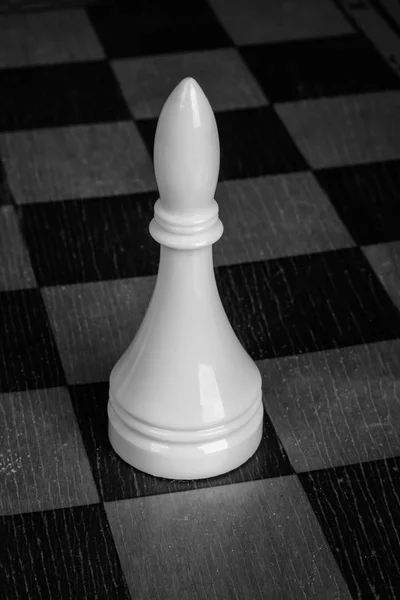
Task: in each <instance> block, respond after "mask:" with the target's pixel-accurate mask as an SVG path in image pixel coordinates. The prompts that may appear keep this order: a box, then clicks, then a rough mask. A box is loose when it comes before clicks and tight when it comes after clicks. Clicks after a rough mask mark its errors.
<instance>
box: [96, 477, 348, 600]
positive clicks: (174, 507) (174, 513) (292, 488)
mask: <svg viewBox="0 0 400 600" xmlns="http://www.w3.org/2000/svg"><path fill="white" fill-rule="evenodd" d="M283 499H285V501H283ZM105 508H106V512H107V517H108V520H109V523H110V527H111V530H112V532H113V537H114V540H115V544H116V547H117V551H118V554H119V558H120V561H121V566H122V570H123V572H124V573H125V576H126V579H127V583H128V586H129V589H130V592H131V596H132V598H135V599H137V600H147V599H148V598H157V596H159V590H160V589H162V590H163V591H162V597H163V598H164V599H165V600H175V599H176V598H178V597H179V598H180V599H182V600H191V599H192V598H202V599H204V598H212V597H214V598H235V597H236V598H279V597H281V598H296V597H298V591H299V589H301V590H302V593H304V598H307V599H309V600H312V599H313V600H321V598H331V599H332V600H333V598H335V597H336V598H340V600H350V598H351V596H350V594H349V592H348V591H347V588H346V584H345V583H344V580H343V578H342V575H341V574H340V571H339V569H338V567H337V565H336V564H335V562H334V559H333V556H332V554H331V551H330V549H329V548H328V546H327V543H326V540H325V538H324V536H323V534H322V531H321V529H320V526H319V524H318V521H317V519H316V517H315V515H314V513H313V512H312V510H311V506H310V504H309V502H308V500H307V497H306V495H305V493H304V491H303V490H302V488H301V485H300V483H299V482H298V480H297V479H296V477H293V476H288V477H278V478H275V479H269V480H264V481H250V482H246V483H237V484H235V485H229V486H220V487H215V488H211V489H203V490H202V491H201V493H199V491H189V492H181V493H175V494H164V495H157V496H150V497H148V498H138V499H135V500H123V501H120V502H110V503H106V505H105ZM217 523H218V529H216V524H217ZM189 531H190V535H189ZM149 539H151V540H152V543H151V544H150V543H149ZM244 548H245V549H246V550H245V551H244ZM176 557H179V562H178V563H177V559H176ZM215 565H218V573H217V574H216V572H215ZM310 573H312V576H310ZM189 574H190V575H189ZM182 578H183V579H184V581H185V585H184V586H183V585H182ZM199 590H200V593H198V592H199ZM255 590H257V595H254V594H255Z"/></svg>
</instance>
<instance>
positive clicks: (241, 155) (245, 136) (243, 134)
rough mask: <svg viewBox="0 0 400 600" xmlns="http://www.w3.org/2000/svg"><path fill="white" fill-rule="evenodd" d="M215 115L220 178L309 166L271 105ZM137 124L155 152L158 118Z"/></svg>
mask: <svg viewBox="0 0 400 600" xmlns="http://www.w3.org/2000/svg"><path fill="white" fill-rule="evenodd" d="M215 117H216V121H217V126H218V132H219V139H220V148H221V164H220V174H219V178H220V180H221V181H222V180H227V179H247V178H249V177H261V176H262V175H276V174H279V173H292V172H295V171H307V170H308V165H307V163H306V162H305V160H304V158H303V157H302V155H301V154H300V152H299V150H298V149H297V147H296V145H295V144H294V142H293V140H292V138H291V137H290V135H289V133H288V132H287V130H286V129H285V127H284V125H283V124H282V122H281V121H280V119H279V117H278V116H277V115H276V113H275V111H274V109H273V108H272V107H270V106H265V107H260V108H250V109H244V110H232V111H226V112H218V113H216V115H215ZM137 126H138V128H139V131H140V133H141V135H142V137H143V139H144V141H145V143H146V145H147V148H148V150H149V152H150V153H151V154H152V153H153V145H154V135H155V131H156V126H157V121H156V120H154V119H152V120H146V121H138V122H137Z"/></svg>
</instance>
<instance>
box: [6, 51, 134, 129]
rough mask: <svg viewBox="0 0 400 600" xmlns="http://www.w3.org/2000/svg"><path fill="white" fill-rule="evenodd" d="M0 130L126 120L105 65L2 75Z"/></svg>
mask: <svg viewBox="0 0 400 600" xmlns="http://www.w3.org/2000/svg"><path fill="white" fill-rule="evenodd" d="M0 89H2V90H8V93H7V94H1V95H0V131H1V130H2V131H14V130H18V129H34V128H41V127H56V126H60V127H61V126H66V125H77V124H82V123H97V122H110V121H119V120H121V121H122V120H126V119H129V118H130V113H129V110H128V108H127V106H126V104H125V101H124V99H123V97H122V94H121V91H120V88H119V86H118V84H117V81H116V79H115V77H114V75H113V72H112V70H111V67H110V66H109V64H108V63H107V62H106V61H98V62H87V63H66V64H62V65H46V66H38V67H35V68H32V67H27V68H18V69H3V70H0Z"/></svg>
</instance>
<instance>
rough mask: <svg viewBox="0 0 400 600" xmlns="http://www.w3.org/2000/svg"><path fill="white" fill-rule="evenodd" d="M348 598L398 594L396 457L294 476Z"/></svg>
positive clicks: (399, 470) (399, 483) (399, 485)
mask: <svg viewBox="0 0 400 600" xmlns="http://www.w3.org/2000/svg"><path fill="white" fill-rule="evenodd" d="M299 477H300V481H301V483H302V484H303V488H304V489H305V491H306V493H307V496H308V499H309V500H310V502H311V505H312V507H313V509H314V512H315V513H316V515H317V517H318V519H319V522H320V524H321V527H322V530H323V532H324V534H325V537H326V539H327V540H328V543H329V545H330V547H331V550H332V553H333V555H334V557H335V558H336V561H337V563H338V565H339V567H340V568H341V571H342V573H343V575H344V577H345V579H346V581H347V584H348V586H349V589H350V591H351V593H352V595H353V598H365V599H368V600H369V599H371V600H373V599H375V598H382V599H383V598H384V599H385V600H397V599H398V598H399V596H400V578H399V565H400V545H399V531H400V500H399V498H400V459H399V458H391V459H388V460H382V461H377V462H372V463H362V464H357V465H356V464H355V465H350V466H346V467H338V468H336V469H329V470H326V471H314V472H312V473H304V474H300V475H299Z"/></svg>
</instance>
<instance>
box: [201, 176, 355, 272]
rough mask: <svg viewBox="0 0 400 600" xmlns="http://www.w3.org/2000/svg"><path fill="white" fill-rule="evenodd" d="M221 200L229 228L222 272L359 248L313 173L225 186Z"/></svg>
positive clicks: (218, 257)
mask: <svg viewBox="0 0 400 600" xmlns="http://www.w3.org/2000/svg"><path fill="white" fill-rule="evenodd" d="M216 199H217V202H218V205H219V210H220V217H221V220H222V222H223V224H224V235H223V236H222V238H221V239H220V240H219V241H218V243H217V244H215V246H214V247H213V252H214V263H215V265H217V266H220V265H224V264H225V265H227V264H238V263H244V262H250V261H257V260H268V259H271V258H281V257H284V256H293V255H298V254H307V253H313V252H323V251H326V250H334V249H337V248H349V247H351V246H354V241H353V240H352V238H351V236H350V235H349V233H348V231H347V230H346V228H345V227H344V225H343V223H342V222H341V221H340V219H339V217H338V216H337V214H336V212H335V210H334V208H333V207H332V205H331V203H330V202H329V200H328V198H327V196H326V195H325V194H324V192H323V191H322V190H321V188H320V186H319V185H318V183H317V182H316V180H315V178H314V176H313V174H312V173H310V172H299V173H288V174H284V175H271V176H266V177H258V178H252V179H237V180H232V181H223V182H221V183H219V185H218V188H217V193H216Z"/></svg>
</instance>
